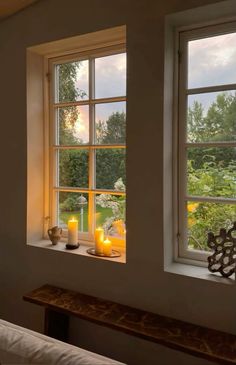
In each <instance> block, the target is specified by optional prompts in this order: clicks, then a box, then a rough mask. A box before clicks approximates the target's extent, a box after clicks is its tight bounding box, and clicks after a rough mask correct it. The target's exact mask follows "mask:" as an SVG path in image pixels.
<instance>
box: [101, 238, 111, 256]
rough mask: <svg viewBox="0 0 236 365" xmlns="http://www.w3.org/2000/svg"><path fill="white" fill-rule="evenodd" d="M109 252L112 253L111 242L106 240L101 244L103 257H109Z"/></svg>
mask: <svg viewBox="0 0 236 365" xmlns="http://www.w3.org/2000/svg"><path fill="white" fill-rule="evenodd" d="M111 252H112V250H111V241H110V240H109V239H108V238H107V239H105V241H104V242H103V254H104V255H105V256H110V255H111Z"/></svg>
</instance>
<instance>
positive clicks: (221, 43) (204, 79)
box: [188, 33, 236, 89]
mask: <svg viewBox="0 0 236 365" xmlns="http://www.w3.org/2000/svg"><path fill="white" fill-rule="evenodd" d="M188 50H189V53H188V88H190V89H192V88H196V87H203V86H204V87H205V86H216V85H224V84H233V83H236V68H235V59H236V33H229V34H222V35H218V36H213V37H207V38H203V39H197V40H194V41H190V42H189V44H188Z"/></svg>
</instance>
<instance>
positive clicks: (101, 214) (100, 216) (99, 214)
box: [60, 206, 112, 232]
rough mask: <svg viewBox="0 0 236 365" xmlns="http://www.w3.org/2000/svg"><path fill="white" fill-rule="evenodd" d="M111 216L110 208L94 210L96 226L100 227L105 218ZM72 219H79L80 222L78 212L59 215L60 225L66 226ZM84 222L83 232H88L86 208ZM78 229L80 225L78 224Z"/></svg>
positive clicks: (98, 207) (86, 208) (86, 209)
mask: <svg viewBox="0 0 236 365" xmlns="http://www.w3.org/2000/svg"><path fill="white" fill-rule="evenodd" d="M111 216H112V210H111V208H102V207H100V206H97V208H96V226H97V227H98V226H102V225H103V223H104V222H105V220H106V218H108V217H111ZM72 217H75V218H77V219H79V222H80V210H75V211H73V212H65V211H64V212H61V213H60V225H62V226H67V222H68V220H69V219H71V218H72ZM83 217H84V222H83V232H88V207H85V208H84V215H83ZM79 227H80V223H79Z"/></svg>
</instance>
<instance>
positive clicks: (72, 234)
mask: <svg viewBox="0 0 236 365" xmlns="http://www.w3.org/2000/svg"><path fill="white" fill-rule="evenodd" d="M78 223H79V222H78V220H77V219H75V218H74V217H73V218H72V219H70V220H69V221H68V244H69V245H77V244H78Z"/></svg>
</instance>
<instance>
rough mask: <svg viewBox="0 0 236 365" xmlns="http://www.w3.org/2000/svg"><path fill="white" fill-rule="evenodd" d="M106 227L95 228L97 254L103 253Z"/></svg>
mask: <svg viewBox="0 0 236 365" xmlns="http://www.w3.org/2000/svg"><path fill="white" fill-rule="evenodd" d="M103 241H104V229H102V228H101V227H98V228H96V229H95V251H96V253H97V254H101V253H103V250H102V249H103Z"/></svg>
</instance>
